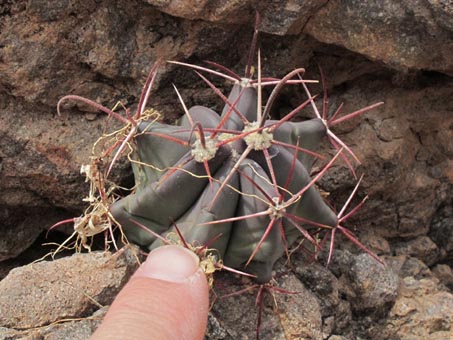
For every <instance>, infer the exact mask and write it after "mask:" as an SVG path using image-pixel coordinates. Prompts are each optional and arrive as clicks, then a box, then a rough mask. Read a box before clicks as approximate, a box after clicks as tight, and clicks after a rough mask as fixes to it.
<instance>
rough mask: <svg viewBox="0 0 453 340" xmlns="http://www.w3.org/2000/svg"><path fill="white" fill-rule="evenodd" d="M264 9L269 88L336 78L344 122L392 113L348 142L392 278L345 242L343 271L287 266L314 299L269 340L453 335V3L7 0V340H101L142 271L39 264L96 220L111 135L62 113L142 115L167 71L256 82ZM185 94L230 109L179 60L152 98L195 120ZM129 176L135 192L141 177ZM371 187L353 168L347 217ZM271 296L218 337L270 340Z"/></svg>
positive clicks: (214, 316)
mask: <svg viewBox="0 0 453 340" xmlns="http://www.w3.org/2000/svg"><path fill="white" fill-rule="evenodd" d="M255 10H258V11H259V12H260V14H261V17H262V21H261V25H260V31H261V32H263V33H262V34H261V35H260V39H259V41H260V47H261V52H262V57H263V74H265V75H267V76H276V77H281V76H283V75H284V74H285V73H287V72H288V71H290V70H292V69H293V68H296V67H305V68H306V69H307V78H313V79H319V74H318V67H317V64H319V65H321V66H322V68H323V71H324V74H325V75H326V79H327V86H328V92H329V105H330V107H331V109H332V110H335V109H336V107H337V106H338V105H339V104H340V103H341V102H344V105H345V106H344V112H352V111H354V110H356V109H358V108H361V107H364V106H367V105H370V104H372V103H374V102H378V101H384V102H385V105H383V106H381V107H379V108H378V109H375V110H373V111H371V112H369V113H367V114H366V115H364V116H363V117H361V118H359V119H355V120H354V121H353V122H349V123H348V124H344V125H342V126H341V127H340V128H339V129H337V130H336V133H338V134H339V135H341V137H342V138H343V139H344V140H345V141H347V142H348V144H349V145H351V146H352V148H353V150H354V151H355V152H356V153H357V155H358V156H359V158H360V159H361V160H362V161H363V164H362V166H361V168H360V169H359V170H360V171H361V172H363V173H365V174H366V176H365V180H364V185H363V186H362V187H361V188H360V190H359V195H358V196H359V198H361V197H363V196H364V195H366V194H368V195H369V196H370V199H369V201H368V202H367V204H366V205H365V206H364V207H363V208H362V210H361V211H360V213H359V214H357V215H356V217H355V218H354V220H351V221H350V223H349V227H350V228H352V229H353V230H354V231H355V232H356V233H357V234H358V235H359V236H360V239H361V240H362V242H364V243H365V244H366V245H367V246H368V247H370V249H372V250H373V251H375V252H376V253H377V254H379V255H380V256H381V257H382V258H383V259H384V260H385V261H386V262H387V264H388V265H387V267H386V268H383V267H381V266H380V265H379V264H378V263H376V262H375V261H373V260H372V259H371V258H370V257H369V256H367V255H365V254H361V253H360V252H359V251H357V249H355V248H354V247H352V246H351V245H349V244H347V243H344V244H343V243H341V242H338V243H339V248H338V250H337V251H336V253H335V256H334V263H333V264H331V266H329V268H326V267H325V266H323V265H322V264H316V263H311V264H310V263H307V261H305V259H304V256H303V254H302V253H295V254H294V255H293V257H292V261H291V262H292V268H290V269H288V267H287V266H285V264H284V261H283V260H282V263H281V265H280V266H278V268H277V273H276V277H277V281H278V284H279V285H280V286H281V287H283V288H284V289H287V290H291V291H298V292H300V294H298V295H284V294H277V293H276V294H275V300H276V302H277V305H278V308H275V306H274V303H273V299H272V298H271V297H270V296H269V297H268V299H267V300H266V301H265V309H264V316H263V322H262V327H261V334H262V338H264V339H331V340H339V339H359V338H360V339H408V340H409V339H432V340H434V339H437V340H440V339H451V338H453V316H452V313H451V311H452V310H453V295H452V293H451V291H452V289H453V274H452V263H453V78H452V76H453V52H452V51H453V5H452V3H451V2H450V1H447V0H401V1H356V0H343V1H339V0H330V1H329V0H306V1H303V0H264V1H252V0H248V1H247V0H244V1H234V0H228V1H224V0H211V1H210V0H202V1H192V0H187V1H178V0H148V1H144V0H131V1H120V0H117V1H114V0H60V1H48V0H29V1H22V0H0V192H1V195H0V233H1V234H0V235H1V237H0V261H1V262H0V279H2V280H1V281H0V338H8V339H23V338H31V337H33V338H35V337H36V338H39V339H67V338H71V339H86V338H87V337H88V336H89V334H91V332H92V331H93V329H94V328H95V327H96V325H97V323H98V322H99V320H100V319H101V317H102V315H103V313H104V312H105V310H106V307H104V306H108V305H109V304H110V302H111V301H112V299H113V297H114V296H115V294H116V293H117V292H118V290H119V289H120V288H121V286H122V285H123V284H124V283H125V282H126V281H127V279H128V277H129V276H130V274H131V272H133V270H134V269H135V268H136V266H137V262H136V261H135V257H134V256H133V255H134V252H135V250H134V249H133V248H128V249H124V250H123V251H121V252H120V253H117V254H113V255H110V254H108V253H92V254H78V255H74V256H72V257H65V258H62V259H60V260H56V261H53V262H43V263H37V264H33V265H27V264H28V263H30V262H32V261H33V260H35V259H37V258H39V257H41V256H42V255H44V254H45V253H46V252H48V251H49V248H45V247H43V246H41V244H42V243H44V242H45V241H46V240H45V239H44V237H43V231H45V229H46V228H48V227H49V226H51V225H52V224H53V223H55V222H57V221H59V220H62V219H65V218H69V217H73V216H79V215H80V214H81V213H82V211H83V209H84V208H85V205H84V202H82V198H83V197H85V196H86V194H87V189H88V187H87V184H86V183H84V178H83V177H82V176H81V175H80V173H79V169H80V166H81V164H85V163H87V162H88V158H89V155H90V150H91V145H92V144H93V142H94V141H95V140H96V139H97V138H98V137H99V136H100V134H101V133H102V131H103V128H104V126H105V123H106V117H104V116H103V114H98V113H97V112H93V111H92V110H89V109H87V108H86V107H83V106H76V105H75V104H73V103H72V104H69V105H66V106H65V108H64V110H63V115H62V116H57V114H56V103H57V101H58V99H59V98H61V97H62V96H64V95H66V94H77V95H81V96H85V97H88V98H91V99H93V100H96V101H97V102H99V103H102V104H104V105H106V106H108V107H112V106H113V105H114V104H115V103H116V102H117V101H118V100H121V101H122V102H123V103H124V104H126V105H128V106H131V107H133V106H134V104H137V100H138V96H139V94H140V91H141V87H142V85H143V83H144V81H145V79H146V76H147V73H148V71H149V69H150V67H151V65H152V64H153V63H154V61H156V60H157V59H158V58H163V59H165V60H178V61H186V62H192V63H198V64H199V63H201V62H202V61H203V60H212V61H216V62H218V63H221V64H223V65H226V66H228V67H230V68H232V69H233V70H235V71H236V72H237V73H239V74H241V73H242V72H243V70H244V65H245V63H246V59H247V53H248V47H249V44H250V41H251V36H252V33H253V22H254V16H255ZM172 83H174V84H175V85H176V86H177V87H178V88H179V90H180V91H181V93H182V96H183V97H184V98H185V100H186V102H187V104H188V106H190V105H194V104H202V105H206V106H212V107H215V106H216V105H217V106H218V105H220V104H221V103H219V102H218V100H217V98H216V97H215V95H213V94H212V92H211V90H209V89H206V86H205V85H204V84H202V83H201V81H200V80H199V79H198V78H197V77H196V76H195V75H194V74H193V72H191V71H190V70H188V69H185V68H182V67H177V66H176V65H170V64H164V65H163V66H162V68H161V72H160V75H159V77H158V80H157V84H156V86H155V90H154V93H153V97H152V100H151V102H152V106H153V107H154V108H156V109H158V110H160V111H161V112H162V113H164V115H165V120H167V121H172V120H174V119H175V118H177V117H178V116H179V115H181V114H182V111H181V108H180V106H179V104H178V102H177V99H176V96H175V93H174V91H173V89H172V86H171V84H172ZM216 84H218V85H219V86H221V87H224V89H225V91H227V90H228V84H226V83H223V82H218V81H217V83H216ZM313 92H314V93H316V92H318V93H319V92H321V88H320V87H319V86H313ZM303 98H304V97H303V96H302V95H301V91H300V89H299V90H296V89H295V90H289V91H288V92H285V95H284V96H282V97H281V98H280V102H279V109H278V110H277V111H276V112H274V113H273V114H274V115H276V116H278V115H282V114H284V113H285V112H287V111H288V110H289V109H291V108H293V107H295V106H296V105H297V104H299V103H300V102H301V101H302V100H303ZM116 176H117V178H118V180H120V181H121V180H122V181H125V182H127V181H128V180H129V181H130V175H128V169H127V166H126V165H124V166H121V167H120V169H119V170H118V172H117V174H116ZM353 186H354V180H353V178H352V176H351V175H350V173H349V171H348V170H347V168H345V167H344V166H341V165H338V166H336V167H335V168H334V170H332V171H330V173H329V174H328V175H327V176H325V177H324V178H323V180H322V181H321V183H320V187H321V188H323V189H324V190H325V191H327V192H329V193H330V197H331V199H332V202H336V204H338V205H339V206H341V204H342V202H344V200H345V199H346V197H347V195H348V193H349V192H350V190H351V188H352V187H353ZM55 234H57V233H56V232H55V233H54V235H55ZM51 237H52V236H51ZM53 237H54V238H55V239H54V240H57V239H58V236H53ZM60 237H61V236H60ZM63 239H64V238H63ZM60 241H61V240H60ZM321 260H322V259H321ZM15 267H18V268H15ZM13 268H15V269H13ZM8 272H9V275H7V274H8ZM217 282H218V286H219V287H218V288H217V289H216V292H217V294H218V295H224V294H227V293H229V292H233V291H236V290H239V289H242V288H243V287H244V285H247V284H250V283H247V282H243V280H241V279H238V278H235V277H232V276H231V275H219V278H218V279H217ZM254 298H255V295H254V294H253V292H252V293H250V294H242V295H238V296H235V297H232V298H229V299H223V300H222V299H218V301H217V302H216V304H215V306H214V308H213V310H212V311H211V314H210V323H209V329H208V332H207V336H206V337H207V339H253V338H254V336H255V328H256V315H257V313H256V308H255V306H254ZM244 306H246V307H244Z"/></svg>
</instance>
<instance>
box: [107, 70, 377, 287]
mask: <svg viewBox="0 0 453 340" xmlns="http://www.w3.org/2000/svg"><path fill="white" fill-rule="evenodd" d="M178 64H182V63H178ZM183 65H187V66H191V67H194V68H196V69H199V70H205V71H207V72H211V71H210V70H209V69H205V68H204V67H197V66H193V65H188V64H183ZM303 71H304V70H303V69H297V70H294V71H292V72H290V73H289V74H288V75H287V76H285V77H284V78H282V79H281V80H275V79H268V78H263V79H261V76H260V75H259V76H258V79H252V78H251V72H249V73H248V74H246V77H244V78H241V77H239V76H237V75H234V74H232V72H231V71H230V72H228V74H224V76H225V77H226V78H227V79H230V80H232V81H233V82H234V84H233V87H232V90H231V92H230V94H229V96H228V98H226V97H225V96H223V95H222V94H221V92H220V91H219V90H218V89H216V88H215V86H214V85H213V84H212V83H211V82H209V80H207V79H206V78H205V77H204V76H203V75H201V74H200V73H198V72H197V71H196V72H197V73H198V74H199V75H200V77H202V78H203V79H204V80H205V81H206V82H207V83H208V84H209V86H211V87H212V88H213V90H214V91H215V92H216V93H218V94H219V96H221V97H222V99H223V100H224V102H225V106H224V108H223V111H222V113H221V114H220V115H219V114H218V113H216V112H214V111H213V110H211V109H209V108H207V107H204V106H194V107H192V108H190V109H189V110H188V109H187V108H186V107H185V105H184V103H183V101H182V98H181V96H180V95H179V93H178V96H179V98H180V100H181V103H182V106H183V108H184V111H185V114H184V115H183V116H182V118H181V119H180V121H179V124H178V125H168V124H164V123H159V122H156V121H153V122H151V123H150V122H149V121H141V122H140V123H139V124H137V127H136V131H135V135H134V137H133V138H134V142H135V149H134V154H133V157H132V159H131V161H132V168H133V173H134V177H135V181H136V187H135V191H134V192H133V193H132V194H130V195H128V196H126V197H124V198H122V199H119V200H117V201H116V202H115V203H114V204H113V205H112V206H111V208H110V212H111V214H112V216H113V218H114V220H115V221H116V222H117V223H119V224H120V225H121V227H122V230H123V231H124V233H125V235H126V236H127V238H128V240H129V241H131V242H133V243H136V244H139V245H140V246H143V247H146V248H148V249H150V250H151V249H153V248H155V247H158V246H160V245H161V244H162V241H161V238H158V237H156V234H158V235H164V236H165V235H167V234H169V233H175V232H176V230H175V229H176V228H177V229H178V232H180V233H181V234H182V236H181V237H182V238H183V239H184V240H185V242H187V243H190V244H199V245H203V244H206V243H207V242H210V240H214V241H213V242H210V248H212V249H215V250H216V255H218V256H219V258H220V259H221V260H222V261H223V263H224V264H225V265H226V266H229V267H232V268H236V269H239V270H243V271H245V272H248V273H250V274H253V275H255V276H256V278H257V280H258V282H267V281H269V280H270V279H271V277H272V268H273V266H274V263H275V262H276V261H277V260H278V259H279V258H280V257H281V256H282V255H284V254H285V253H287V252H288V249H289V247H290V246H291V245H292V244H293V243H294V242H295V240H296V239H298V238H299V237H300V236H303V237H304V238H306V239H307V240H308V241H310V242H311V243H312V244H313V247H314V248H315V249H320V248H321V246H322V245H323V244H324V243H325V242H324V241H323V239H324V240H325V239H326V238H327V236H328V235H330V236H331V241H330V247H331V250H332V249H333V241H334V236H335V232H336V231H340V232H342V233H343V234H344V235H346V236H347V237H348V238H350V239H351V240H353V241H354V242H355V243H356V244H358V245H359V246H360V247H362V248H363V249H364V250H366V248H364V247H363V246H362V245H361V244H360V243H358V241H357V240H356V239H355V238H354V236H353V235H352V234H351V233H350V232H349V231H348V230H347V229H346V228H344V227H343V226H341V222H343V221H344V219H345V218H347V217H348V216H349V214H347V215H343V214H344V212H345V208H346V205H347V204H348V203H349V201H350V200H348V202H347V204H346V205H345V207H344V209H342V210H341V212H340V213H339V214H337V213H335V212H334V211H333V210H332V209H331V208H330V207H329V205H328V204H327V203H326V202H325V200H324V198H323V196H322V195H321V194H320V192H319V190H318V189H317V188H316V186H315V185H314V183H315V182H316V181H317V180H318V179H319V178H320V177H321V176H322V175H323V173H324V172H325V171H326V170H328V169H329V167H330V166H331V165H332V164H333V162H334V161H335V160H336V159H337V158H338V157H340V156H342V157H343V158H344V159H347V157H346V156H345V155H344V154H343V152H344V150H346V152H345V153H346V154H347V153H348V152H349V154H350V155H352V156H353V157H355V156H354V154H353V153H352V151H351V150H350V149H349V148H347V146H346V145H344V144H343V143H342V142H341V140H339V139H338V138H337V137H336V136H335V135H334V134H333V133H332V132H331V130H330V126H331V125H335V124H336V123H338V122H340V121H342V120H344V119H347V118H350V117H354V116H356V115H358V114H360V113H363V112H365V111H366V110H368V109H370V108H372V107H374V106H371V107H368V108H365V109H363V110H359V111H357V112H355V113H352V114H350V115H347V116H345V117H343V118H337V117H336V116H335V117H333V118H332V117H331V118H330V119H327V117H325V116H322V115H320V114H319V112H318V111H317V110H316V106H315V104H314V101H313V100H314V98H313V97H312V96H311V95H310V93H309V92H308V88H307V86H306V83H305V82H304V80H302V78H301V75H302V74H303ZM212 72H213V73H216V74H219V72H216V71H212ZM295 76H299V79H294V77H295ZM291 82H292V83H299V84H301V85H302V86H303V87H304V88H305V90H306V91H307V93H308V97H309V98H308V99H307V100H306V101H305V102H304V103H302V104H301V105H300V106H299V107H297V108H296V109H295V110H293V111H292V112H291V113H289V114H288V115H287V116H285V117H283V118H282V119H280V120H271V119H268V117H269V116H270V112H271V109H272V106H273V103H274V101H275V98H276V96H277V95H278V94H279V92H280V90H281V89H282V87H283V86H285V85H287V84H288V83H291ZM269 84H276V86H275V88H274V90H273V92H272V93H271V95H270V96H269V99H268V100H267V103H266V105H264V108H263V109H261V108H262V103H261V100H262V99H261V89H262V87H263V86H266V85H269ZM307 105H313V107H314V108H315V113H316V114H317V117H315V118H313V119H311V120H306V121H302V122H292V121H290V119H291V118H292V117H293V116H294V115H295V114H296V113H298V112H299V111H300V110H301V109H302V108H303V107H305V106H307ZM325 139H330V140H331V141H332V143H333V145H334V146H335V147H336V149H337V151H336V154H335V156H334V157H333V158H332V159H331V160H330V161H329V162H328V163H327V165H326V166H325V167H324V168H323V169H322V170H321V171H320V172H319V173H318V174H317V175H316V176H315V177H313V178H312V177H311V176H310V172H311V169H312V166H313V163H314V161H315V160H316V159H323V158H324V157H323V156H321V155H319V154H318V153H316V151H317V150H318V148H319V145H320V143H321V142H322V141H323V140H325ZM146 229H149V230H151V231H152V232H148V231H147V230H146ZM315 235H316V236H315ZM366 251H367V250H366Z"/></svg>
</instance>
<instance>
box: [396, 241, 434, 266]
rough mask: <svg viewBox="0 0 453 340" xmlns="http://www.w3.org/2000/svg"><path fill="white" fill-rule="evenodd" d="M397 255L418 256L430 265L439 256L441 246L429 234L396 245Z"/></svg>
mask: <svg viewBox="0 0 453 340" xmlns="http://www.w3.org/2000/svg"><path fill="white" fill-rule="evenodd" d="M394 249H395V255H409V256H413V257H416V258H417V259H419V260H420V261H423V262H424V263H425V264H426V265H428V266H430V265H433V264H434V263H436V261H437V260H438V258H439V248H437V246H436V244H435V243H434V242H433V241H432V240H431V239H430V238H429V237H428V236H419V237H417V238H416V239H414V240H410V241H406V242H400V243H397V244H396V245H395V246H394Z"/></svg>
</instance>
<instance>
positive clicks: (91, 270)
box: [0, 247, 138, 329]
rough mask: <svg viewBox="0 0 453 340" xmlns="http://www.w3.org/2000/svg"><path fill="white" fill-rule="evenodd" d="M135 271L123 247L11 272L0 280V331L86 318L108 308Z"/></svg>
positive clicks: (130, 251)
mask: <svg viewBox="0 0 453 340" xmlns="http://www.w3.org/2000/svg"><path fill="white" fill-rule="evenodd" d="M137 267H138V261H137V257H136V254H135V251H134V250H133V248H131V247H125V248H123V249H122V250H121V251H119V252H118V253H116V254H111V253H105V252H102V253H100V252H98V253H89V254H75V255H73V256H71V257H66V258H63V259H60V260H55V261H51V262H39V263H33V264H30V265H27V266H24V267H19V268H16V269H14V270H12V271H11V272H10V273H9V274H8V276H7V277H6V278H4V279H3V280H2V281H0V310H1V313H0V327H7V328H20V329H27V328H36V327H40V326H43V325H48V324H50V323H54V322H58V321H61V320H64V319H74V318H84V317H87V316H89V315H91V314H92V313H93V311H95V310H96V309H98V308H100V307H102V306H104V305H108V304H110V303H111V302H112V301H113V299H114V297H115V296H116V294H117V293H118V292H119V290H120V289H121V288H122V287H123V285H124V284H125V283H126V282H127V281H128V279H129V277H130V276H131V274H132V273H133V272H134V271H135V269H136V268H137Z"/></svg>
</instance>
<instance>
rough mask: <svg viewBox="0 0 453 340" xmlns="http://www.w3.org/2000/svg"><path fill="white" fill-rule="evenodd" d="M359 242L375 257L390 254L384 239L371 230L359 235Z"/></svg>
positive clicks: (388, 246)
mask: <svg viewBox="0 0 453 340" xmlns="http://www.w3.org/2000/svg"><path fill="white" fill-rule="evenodd" d="M360 241H361V242H362V243H363V245H364V246H366V247H367V248H368V249H369V250H371V251H372V252H373V253H375V254H376V255H388V254H390V251H391V249H390V245H389V243H388V241H387V240H386V239H385V238H384V237H382V236H380V235H376V233H374V232H373V231H371V230H367V231H365V232H363V233H361V234H360Z"/></svg>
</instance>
